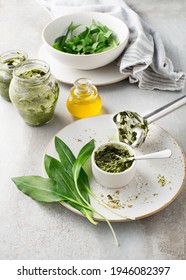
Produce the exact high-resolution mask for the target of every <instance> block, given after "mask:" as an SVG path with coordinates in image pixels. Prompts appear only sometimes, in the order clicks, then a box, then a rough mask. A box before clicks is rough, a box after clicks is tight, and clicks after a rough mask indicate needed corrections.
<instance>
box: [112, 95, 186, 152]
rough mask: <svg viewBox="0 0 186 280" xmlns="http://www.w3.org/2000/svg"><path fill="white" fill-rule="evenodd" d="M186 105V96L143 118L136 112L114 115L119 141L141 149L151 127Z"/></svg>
mask: <svg viewBox="0 0 186 280" xmlns="http://www.w3.org/2000/svg"><path fill="white" fill-rule="evenodd" d="M185 104H186V95H183V96H182V97H180V98H178V99H176V100H174V101H172V102H170V103H168V104H166V105H164V106H163V107H161V108H159V109H157V110H155V111H153V112H151V113H149V114H148V115H146V116H144V117H142V116H140V115H139V114H138V113H136V112H131V111H123V112H119V113H118V114H116V115H114V117H113V121H114V123H115V124H116V126H117V130H118V134H119V140H120V141H121V142H124V143H126V144H128V145H131V146H132V147H140V146H141V145H142V144H143V142H144V141H145V139H146V137H147V134H148V131H149V125H150V124H151V123H153V122H154V121H156V120H158V119H160V118H162V117H164V116H165V115H167V114H169V113H171V112H173V111H175V110H176V109H178V108H180V107H181V106H183V105H185Z"/></svg>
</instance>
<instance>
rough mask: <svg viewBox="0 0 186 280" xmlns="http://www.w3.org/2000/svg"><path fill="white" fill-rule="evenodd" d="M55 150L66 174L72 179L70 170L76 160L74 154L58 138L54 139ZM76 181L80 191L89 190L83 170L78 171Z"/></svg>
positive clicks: (87, 180)
mask: <svg viewBox="0 0 186 280" xmlns="http://www.w3.org/2000/svg"><path fill="white" fill-rule="evenodd" d="M55 148H56V151H57V153H58V156H59V158H60V161H61V163H62V164H63V166H64V168H65V170H66V172H67V173H68V174H69V176H71V177H72V178H73V179H74V176H73V174H72V168H73V165H74V163H75V160H76V158H75V156H74V154H73V153H72V151H71V150H70V149H69V147H68V146H67V145H66V144H65V143H64V142H63V141H62V140H61V139H60V138H58V137H55ZM78 180H79V184H80V185H81V188H82V190H86V191H87V190H90V186H89V179H88V176H87V174H86V172H85V171H84V170H83V168H81V170H80V174H79V179H78Z"/></svg>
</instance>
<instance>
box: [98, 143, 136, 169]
mask: <svg viewBox="0 0 186 280" xmlns="http://www.w3.org/2000/svg"><path fill="white" fill-rule="evenodd" d="M131 156H132V155H131V154H130V152H129V150H128V149H127V148H124V147H122V148H121V146H119V145H116V144H114V145H105V146H104V147H102V148H100V149H99V150H97V151H96V152H95V155H94V160H95V163H96V165H97V166H98V167H99V168H100V169H102V170H103V171H105V172H109V173H119V172H123V171H125V170H127V169H128V168H129V167H131V165H132V163H133V160H130V161H127V158H128V157H131Z"/></svg>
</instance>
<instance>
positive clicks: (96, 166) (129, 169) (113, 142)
mask: <svg viewBox="0 0 186 280" xmlns="http://www.w3.org/2000/svg"><path fill="white" fill-rule="evenodd" d="M106 145H118V146H123V147H124V146H125V147H127V148H128V149H129V150H130V151H132V152H133V155H134V156H135V155H136V154H135V151H134V149H133V148H132V147H131V146H129V145H128V144H125V143H123V142H120V141H110V142H109V141H108V142H104V143H102V144H100V145H98V146H97V147H95V149H94V150H93V152H92V155H91V159H92V164H93V165H94V167H95V168H96V169H97V170H98V171H99V172H100V173H102V174H105V175H107V176H113V177H114V176H115V177H116V176H118V175H123V174H127V173H128V172H130V171H131V169H133V168H135V165H136V161H135V160H134V161H133V163H132V165H131V166H130V167H129V168H127V169H126V170H124V171H122V172H116V173H112V172H107V171H104V170H102V169H101V168H99V166H98V165H97V164H96V162H95V159H94V155H95V152H96V151H97V150H99V149H100V148H101V147H104V146H106Z"/></svg>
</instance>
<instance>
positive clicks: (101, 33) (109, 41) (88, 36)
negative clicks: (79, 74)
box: [53, 21, 118, 54]
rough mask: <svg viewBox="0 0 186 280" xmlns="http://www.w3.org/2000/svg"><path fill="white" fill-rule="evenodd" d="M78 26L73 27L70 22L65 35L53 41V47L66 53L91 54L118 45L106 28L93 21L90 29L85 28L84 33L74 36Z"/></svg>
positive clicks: (111, 32) (110, 31) (112, 34)
mask: <svg viewBox="0 0 186 280" xmlns="http://www.w3.org/2000/svg"><path fill="white" fill-rule="evenodd" d="M80 25H81V24H78V25H74V24H73V22H71V24H70V25H69V26H68V27H67V31H66V33H65V34H64V35H62V36H60V37H58V38H56V39H55V41H54V44H53V47H54V48H56V49H57V50H59V51H62V52H66V53H72V54H93V53H98V52H103V51H106V50H109V49H110V48H114V47H115V46H117V45H118V42H117V40H116V38H115V35H114V33H113V31H112V30H110V29H109V28H108V27H107V26H105V25H103V24H101V23H96V22H95V21H93V22H92V24H91V25H90V27H87V26H86V27H85V30H84V31H82V32H80V33H79V34H78V35H75V34H74V33H73V32H74V30H76V29H77V28H78V27H79V26H80ZM76 33H77V30H76ZM95 43H97V44H95Z"/></svg>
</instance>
